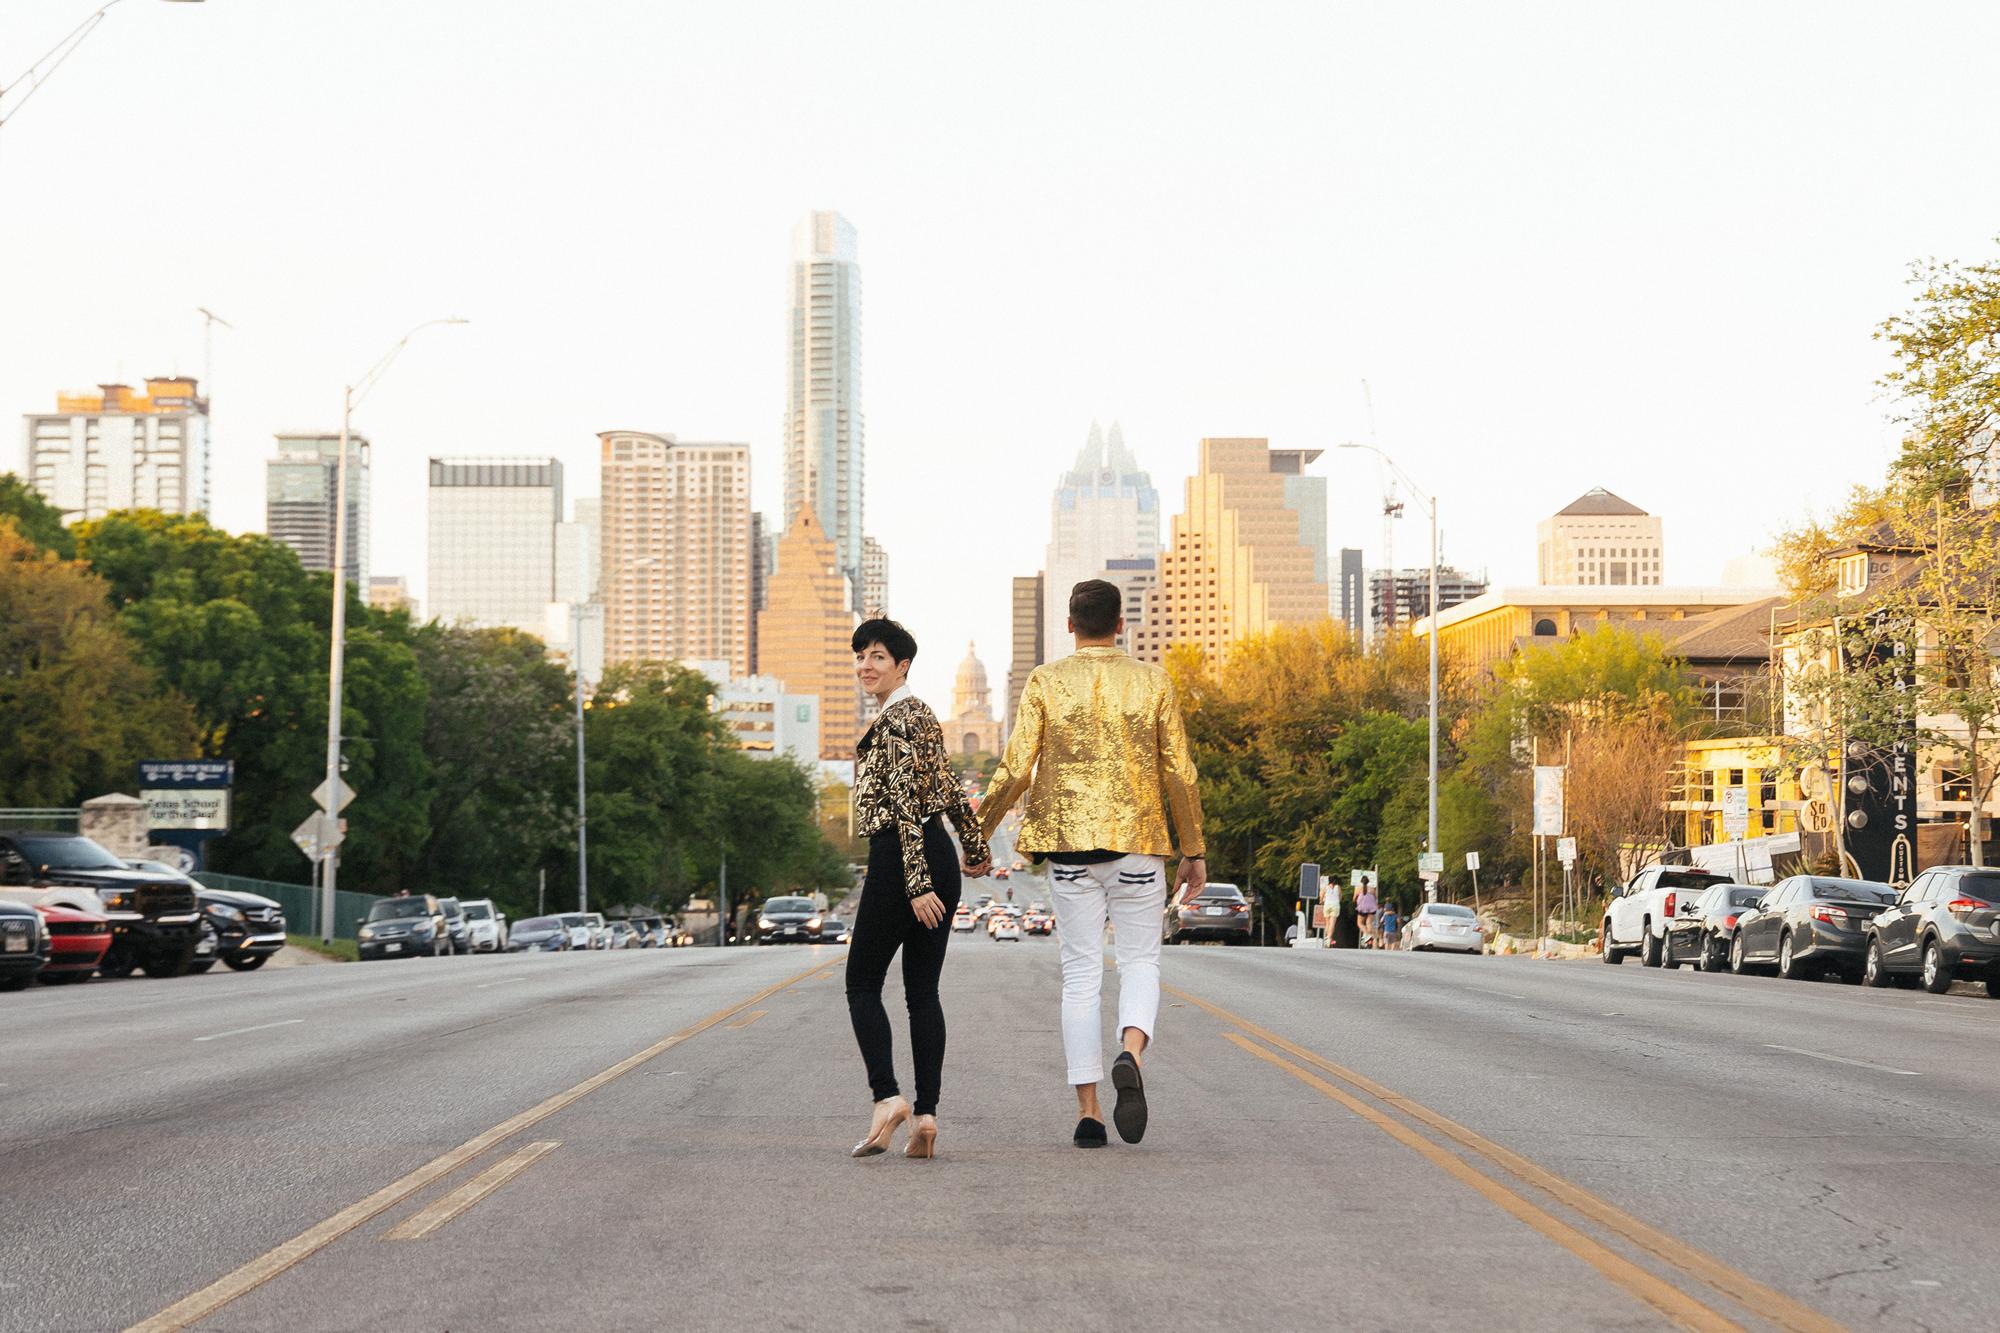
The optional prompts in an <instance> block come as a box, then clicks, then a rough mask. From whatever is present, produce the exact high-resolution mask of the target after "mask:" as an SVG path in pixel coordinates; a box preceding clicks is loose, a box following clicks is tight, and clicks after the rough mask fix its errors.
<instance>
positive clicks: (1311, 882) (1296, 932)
mask: <svg viewBox="0 0 2000 1333" xmlns="http://www.w3.org/2000/svg"><path fill="white" fill-rule="evenodd" d="M1318 901H1319V865H1318V863H1317V862H1313V861H1307V862H1305V863H1304V864H1303V865H1301V866H1300V867H1299V910H1298V925H1297V926H1296V927H1295V928H1294V929H1293V932H1292V947H1293V948H1294V949H1311V948H1315V947H1317V946H1318V944H1319V940H1318V939H1317V938H1315V937H1314V935H1313V933H1312V909H1313V904H1314V903H1317V902H1318Z"/></svg>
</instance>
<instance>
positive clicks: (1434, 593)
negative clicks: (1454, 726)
mask: <svg viewBox="0 0 2000 1333" xmlns="http://www.w3.org/2000/svg"><path fill="white" fill-rule="evenodd" d="M1337 447H1339V448H1342V449H1366V450H1367V451H1368V452H1369V453H1371V454H1374V455H1375V456H1376V457H1377V458H1379V459H1381V460H1382V461H1383V462H1384V463H1387V464H1388V465H1389V466H1390V467H1391V468H1392V469H1394V471H1395V473H1396V475H1397V476H1399V477H1401V478H1402V479H1403V484H1404V485H1405V486H1408V487H1409V488H1410V489H1411V490H1412V491H1414V492H1415V493H1416V494H1417V496H1418V497H1419V498H1421V499H1422V500H1423V501H1424V503H1425V504H1426V505H1428V506H1429V507H1430V511H1431V604H1430V622H1431V632H1430V636H1429V637H1430V641H1431V764H1430V827H1429V836H1428V838H1427V839H1426V840H1425V842H1424V850H1425V851H1427V852H1437V851H1440V850H1441V849H1440V848H1439V847H1438V502H1437V496H1435V495H1432V494H1430V493H1428V492H1426V491H1425V490H1424V488H1423V487H1421V486H1419V485H1417V483H1416V482H1415V481H1413V480H1411V478H1410V474H1409V473H1407V472H1405V471H1403V468H1402V465H1401V464H1399V463H1398V462H1396V460H1395V459H1393V458H1391V457H1389V455H1387V454H1385V453H1383V452H1382V451H1381V450H1380V449H1378V448H1376V447H1375V446H1374V445H1372V444H1359V443H1355V442H1352V441H1349V442H1348V443H1345V444H1341V445H1339V446H1337ZM1395 595H1396V571H1395V570H1393V569H1392V570H1390V571H1389V596H1390V599H1391V600H1392V601H1393V600H1394V598H1395Z"/></svg>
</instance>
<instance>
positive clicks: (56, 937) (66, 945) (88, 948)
mask: <svg viewBox="0 0 2000 1333" xmlns="http://www.w3.org/2000/svg"><path fill="white" fill-rule="evenodd" d="M35 910H36V911H37V912H40V913H41V914H42V927H43V929H45V930H47V931H48V932H49V963H48V966H47V967H44V968H43V969H42V975H41V979H42V980H43V981H46V982H50V983H55V982H58V981H88V980H89V979H90V975H91V973H93V972H95V971H97V965H98V964H99V963H101V962H103V961H104V951H105V950H106V949H109V948H110V947H111V921H110V919H109V918H107V917H101V916H98V915H97V914H96V913H95V912H79V911H77V910H76V909H75V908H72V907H54V906H49V905H46V904H40V905H37V906H36V908H35Z"/></svg>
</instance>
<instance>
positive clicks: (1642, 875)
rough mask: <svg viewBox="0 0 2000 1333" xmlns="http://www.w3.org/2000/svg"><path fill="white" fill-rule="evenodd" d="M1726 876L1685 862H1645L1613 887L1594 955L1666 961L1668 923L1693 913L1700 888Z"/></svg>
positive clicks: (1620, 959)
mask: <svg viewBox="0 0 2000 1333" xmlns="http://www.w3.org/2000/svg"><path fill="white" fill-rule="evenodd" d="M1728 882H1729V881H1728V880H1726V879H1725V878H1723V877H1722V876H1721V875H1716V874H1711V873H1710V872H1708V871H1706V870H1695V869H1691V868H1690V867H1688V866H1647V867H1646V868H1645V869H1644V870H1641V871H1640V872H1639V873H1638V874H1636V875H1634V876H1633V877H1632V882H1631V883H1630V884H1627V885H1625V886H1624V887H1623V888H1619V889H1613V890H1612V899H1611V905H1610V906H1609V907H1607V908H1606V909H1605V911H1604V920H1603V922H1602V923H1600V926H1599V933H1598V950H1599V957H1601V958H1603V960H1604V961H1605V962H1607V963H1622V962H1624V961H1625V955H1626V954H1628V953H1636V954H1638V955H1639V961H1640V962H1642V963H1644V964H1645V965H1646V966H1647V967H1658V966H1660V964H1661V963H1663V962H1664V961H1666V953H1667V932H1668V930H1669V929H1670V928H1671V926H1672V924H1673V922H1675V921H1676V920H1678V919H1679V918H1681V917H1683V916H1692V915H1693V914H1694V904H1695V900H1696V899H1697V898H1699V897H1701V894H1702V891H1703V890H1704V889H1707V888H1709V887H1710V886H1712V885H1716V884H1726V883H1728Z"/></svg>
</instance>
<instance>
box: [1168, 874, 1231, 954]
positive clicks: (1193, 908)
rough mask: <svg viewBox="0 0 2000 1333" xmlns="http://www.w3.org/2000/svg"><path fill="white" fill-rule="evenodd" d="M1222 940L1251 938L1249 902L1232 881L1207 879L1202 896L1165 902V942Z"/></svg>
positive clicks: (1181, 942)
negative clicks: (1228, 882) (1185, 900)
mask: <svg viewBox="0 0 2000 1333" xmlns="http://www.w3.org/2000/svg"><path fill="white" fill-rule="evenodd" d="M1188 940H1225V941H1227V942H1228V943H1230V944H1248V943H1249V942H1250V904H1249V903H1247V902H1245V901H1244V899H1243V890H1241V889H1239V888H1237V887H1236V886H1235V885H1234V884H1223V883H1219V882H1217V881H1214V880H1211V881H1209V884H1208V887H1207V888H1205V889H1203V890H1202V891H1201V896H1200V897H1198V898H1196V899H1194V900H1193V901H1192V902H1184V903H1176V902H1172V901H1169V902H1168V903H1167V926H1166V942H1167V943H1168V944H1183V943H1185V942H1187V941H1188Z"/></svg>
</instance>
